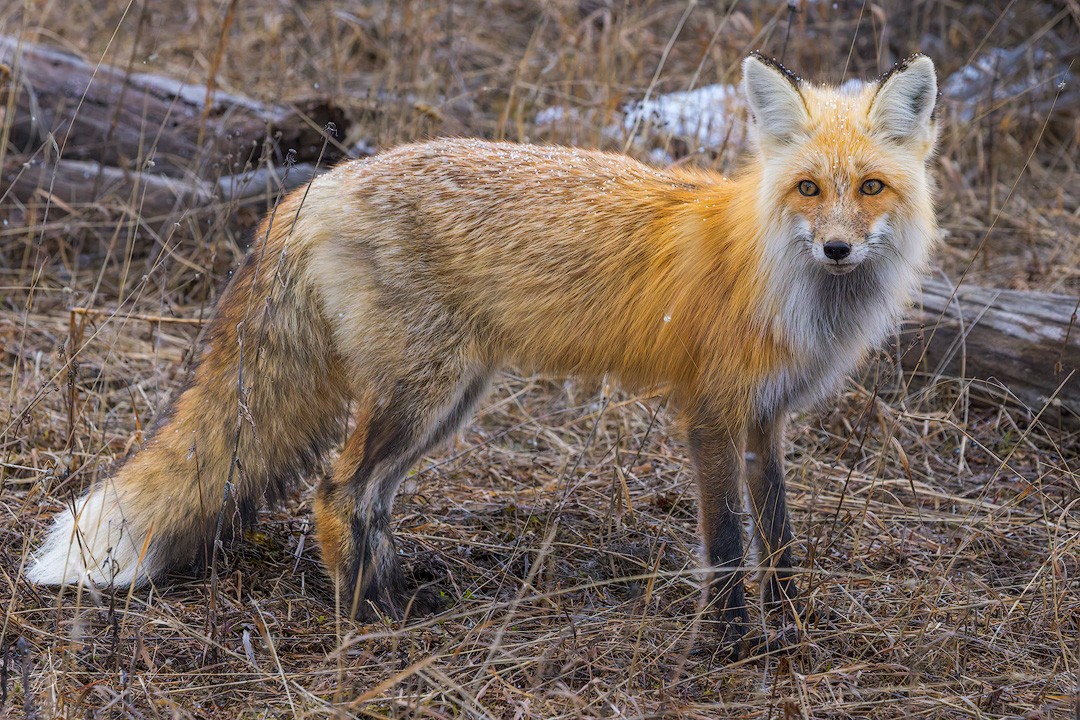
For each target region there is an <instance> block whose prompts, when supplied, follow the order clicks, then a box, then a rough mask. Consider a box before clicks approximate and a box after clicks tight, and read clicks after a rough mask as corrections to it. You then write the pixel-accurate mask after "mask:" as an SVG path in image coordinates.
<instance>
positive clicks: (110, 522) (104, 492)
mask: <svg viewBox="0 0 1080 720" xmlns="http://www.w3.org/2000/svg"><path fill="white" fill-rule="evenodd" d="M145 545H146V533H145V532H143V531H133V528H132V524H131V523H130V522H129V521H128V520H126V519H125V518H124V515H123V512H122V510H121V507H120V502H119V497H118V494H117V492H116V489H115V487H114V486H113V484H112V483H111V482H105V483H101V484H99V485H97V486H95V487H94V488H92V489H91V490H90V492H88V493H87V494H86V495H84V496H82V497H81V498H79V499H78V501H77V502H76V503H75V513H74V514H72V512H71V509H70V508H69V509H66V510H64V511H63V512H61V513H59V514H58V515H57V516H56V517H55V518H53V525H52V527H51V528H50V529H49V533H48V535H47V536H46V537H45V542H44V543H43V544H42V546H41V547H40V548H39V549H38V551H37V552H36V553H35V554H34V558H33V561H32V564H31V566H30V568H29V569H28V570H27V572H26V577H27V579H29V580H30V582H32V583H36V584H38V585H74V584H78V583H86V584H90V585H96V586H99V587H105V586H109V585H112V586H125V585H142V584H143V583H145V582H146V581H147V580H149V579H150V576H151V575H152V574H153V572H154V566H153V556H152V554H151V553H150V552H149V551H147V552H146V553H145V554H144V553H143V547H144V546H145Z"/></svg>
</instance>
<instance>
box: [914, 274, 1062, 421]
mask: <svg viewBox="0 0 1080 720" xmlns="http://www.w3.org/2000/svg"><path fill="white" fill-rule="evenodd" d="M1078 300H1080V299H1078V298H1077V297H1076V296H1072V295H1053V294H1049V293H1039V292H1026V291H1017V290H995V289H991V288H982V287H975V286H968V285H966V284H964V285H961V286H960V287H959V288H958V289H957V290H956V292H955V294H954V293H953V286H952V285H950V284H948V283H946V282H944V281H942V280H938V279H928V280H926V282H925V283H924V284H923V288H922V298H921V303H919V304H918V305H917V307H916V311H915V312H914V313H912V319H911V320H909V321H908V322H906V323H905V326H904V331H903V333H902V336H901V347H902V349H903V350H904V353H903V357H902V359H901V367H902V369H903V370H904V373H905V375H906V376H907V377H913V376H914V377H915V379H920V378H921V379H923V380H926V379H931V380H934V379H937V378H940V377H952V378H956V377H960V378H970V379H975V380H986V381H988V382H979V383H973V384H972V385H971V386H970V387H971V388H972V390H973V391H974V396H975V397H981V398H984V399H990V400H992V401H994V402H1000V401H1002V400H1004V401H1006V402H1008V403H1010V404H1012V405H1016V404H1022V405H1024V406H1026V407H1027V408H1028V409H1029V411H1030V413H1031V414H1032V415H1037V414H1039V413H1040V412H1041V413H1042V416H1041V419H1042V420H1043V421H1046V422H1054V423H1056V422H1066V423H1068V424H1069V425H1075V424H1076V423H1077V422H1078V421H1080V322H1078V320H1077V303H1078ZM920 358H921V362H920Z"/></svg>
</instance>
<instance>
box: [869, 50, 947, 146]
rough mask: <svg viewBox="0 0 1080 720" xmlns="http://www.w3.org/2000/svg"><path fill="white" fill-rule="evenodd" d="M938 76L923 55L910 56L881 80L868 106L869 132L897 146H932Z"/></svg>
mask: <svg viewBox="0 0 1080 720" xmlns="http://www.w3.org/2000/svg"><path fill="white" fill-rule="evenodd" d="M936 102H937V76H936V75H935V74H934V63H933V61H931V60H930V58H928V57H926V56H925V55H912V56H911V57H910V58H908V59H907V60H904V61H903V62H901V63H899V64H898V65H896V66H895V67H894V68H893V69H892V70H890V71H889V72H887V73H886V74H885V75H884V77H882V78H881V81H880V84H879V85H878V89H877V93H876V94H875V95H874V100H873V101H872V102H871V104H870V112H869V114H868V115H867V119H868V120H869V122H870V132H871V133H873V134H875V135H880V136H883V137H885V138H887V139H888V140H892V141H894V142H897V143H901V144H907V143H919V144H932V143H933V141H934V139H935V138H936V135H937V127H936V126H937V123H936V122H935V120H934V105H935V104H936Z"/></svg>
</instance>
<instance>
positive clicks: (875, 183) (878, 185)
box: [859, 180, 885, 195]
mask: <svg viewBox="0 0 1080 720" xmlns="http://www.w3.org/2000/svg"><path fill="white" fill-rule="evenodd" d="M884 189H885V183H883V182H881V181H880V180H867V181H866V182H864V183H863V184H862V187H861V188H859V192H861V193H862V194H863V195H877V194H878V193H879V192H881V191H882V190H884Z"/></svg>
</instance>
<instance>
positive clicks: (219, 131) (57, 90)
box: [0, 35, 348, 178]
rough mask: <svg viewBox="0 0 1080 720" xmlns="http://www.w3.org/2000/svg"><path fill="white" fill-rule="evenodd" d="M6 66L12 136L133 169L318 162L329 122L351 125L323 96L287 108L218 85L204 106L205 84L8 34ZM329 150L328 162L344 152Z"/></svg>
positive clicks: (197, 170) (223, 170)
mask: <svg viewBox="0 0 1080 720" xmlns="http://www.w3.org/2000/svg"><path fill="white" fill-rule="evenodd" d="M0 65H6V66H7V67H8V68H9V69H10V72H11V78H10V81H9V82H8V83H7V86H8V90H7V91H8V92H13V93H14V94H15V104H14V113H13V115H12V117H11V118H8V120H9V123H10V133H11V135H10V138H9V142H10V143H11V145H12V146H14V148H16V152H18V153H19V154H25V155H32V154H34V153H35V151H36V150H37V149H38V148H41V147H42V146H43V145H45V146H48V145H51V144H52V143H53V142H55V143H56V145H57V146H61V145H62V146H63V151H64V159H66V160H93V161H95V162H98V163H101V164H102V165H111V166H115V167H118V168H123V169H126V170H136V171H142V170H145V169H147V167H148V166H149V164H150V163H151V162H152V163H153V170H154V172H155V173H156V174H164V175H172V176H177V177H180V176H185V177H190V176H191V175H192V174H194V175H197V176H200V177H204V178H205V177H208V176H211V175H231V174H234V173H237V172H241V171H242V170H243V169H244V168H245V167H246V166H248V165H251V164H257V161H258V160H259V159H260V157H263V154H264V153H266V152H269V154H270V155H271V156H276V158H277V160H278V161H280V160H281V159H283V158H284V157H285V155H286V153H287V152H288V151H289V150H293V151H294V152H295V159H296V161H297V162H314V161H315V160H316V159H317V158H318V157H319V154H320V152H322V151H323V147H324V142H323V141H324V137H323V128H324V127H325V126H326V124H327V123H328V122H333V123H334V124H335V126H336V128H337V134H338V137H339V138H341V137H344V133H345V131H346V130H347V122H348V121H347V119H346V118H345V115H344V113H342V112H341V110H340V109H338V108H336V107H334V106H333V105H331V104H329V103H328V102H326V101H325V100H324V99H320V98H316V99H312V100H308V101H303V102H301V103H298V104H297V105H295V106H293V107H284V106H278V105H265V104H263V103H259V102H256V101H254V100H252V99H250V98H245V97H241V96H237V95H231V94H229V93H225V92H221V91H215V92H213V93H211V95H210V100H209V105H208V104H207V96H206V87H205V86H204V85H196V84H189V83H185V82H183V81H180V80H176V79H173V78H169V77H165V76H161V75H150V74H145V73H131V72H128V71H126V70H124V69H123V68H119V67H114V66H111V65H104V64H103V65H95V64H93V63H89V62H86V61H85V60H83V59H82V58H80V57H78V56H77V55H74V54H71V53H67V52H63V51H61V50H56V49H54V48H50V47H45V46H43V45H35V44H33V43H20V41H19V40H18V38H14V37H10V36H2V35H0ZM0 79H2V78H0ZM91 80H92V82H91ZM0 90H3V88H0ZM0 95H3V92H0ZM326 149H327V152H326V154H325V155H324V157H323V160H324V161H325V162H330V161H332V160H334V159H336V158H339V157H341V156H342V155H343V153H342V152H341V151H340V150H339V149H338V148H337V147H336V146H334V145H330V146H329V147H328V148H326Z"/></svg>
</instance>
